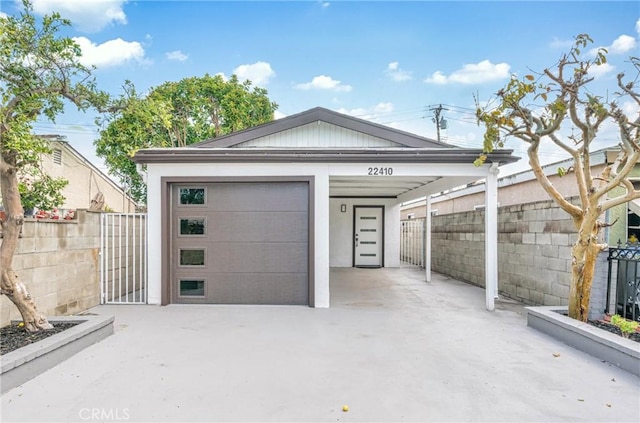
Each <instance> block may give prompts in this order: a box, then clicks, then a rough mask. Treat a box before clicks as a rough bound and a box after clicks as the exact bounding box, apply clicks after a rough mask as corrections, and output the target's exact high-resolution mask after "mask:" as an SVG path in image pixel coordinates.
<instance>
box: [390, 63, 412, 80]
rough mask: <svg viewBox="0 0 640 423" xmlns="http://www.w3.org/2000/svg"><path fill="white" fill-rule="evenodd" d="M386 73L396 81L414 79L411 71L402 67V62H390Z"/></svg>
mask: <svg viewBox="0 0 640 423" xmlns="http://www.w3.org/2000/svg"><path fill="white" fill-rule="evenodd" d="M384 73H386V74H387V76H388V77H389V78H391V79H392V80H394V81H396V82H402V81H409V80H410V79H412V76H411V72H407V71H404V70H402V69H400V64H399V63H398V62H391V63H389V65H387V69H386V70H385V71H384Z"/></svg>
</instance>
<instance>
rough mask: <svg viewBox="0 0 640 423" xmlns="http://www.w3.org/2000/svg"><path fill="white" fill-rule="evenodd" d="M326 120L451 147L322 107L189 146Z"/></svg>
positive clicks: (413, 143) (415, 143)
mask: <svg viewBox="0 0 640 423" xmlns="http://www.w3.org/2000/svg"><path fill="white" fill-rule="evenodd" d="M320 121H322V122H326V123H329V124H331V125H335V126H339V127H341V128H345V129H349V130H352V131H356V132H360V133H363V134H366V135H370V136H372V137H376V138H381V139H384V140H387V141H391V142H394V143H396V144H399V146H400V147H406V148H452V146H451V145H449V144H445V143H442V142H438V141H436V140H433V139H431V138H425V137H421V136H418V135H415V134H411V133H409V132H405V131H401V130H399V129H394V128H390V127H388V126H383V125H380V124H377V123H373V122H370V121H368V120H364V119H359V118H356V117H353V116H349V115H345V114H342V113H338V112H334V111H332V110H329V109H325V108H323V107H315V108H313V109H310V110H307V111H304V112H301V113H297V114H295V115H290V116H287V117H284V118H282V119H277V120H274V121H271V122H268V123H265V124H262V125H259V126H255V127H253V128H249V129H245V130H243V131H239V132H234V133H231V134H228V135H223V136H220V137H216V138H210V139H208V140H204V141H201V142H199V143H196V144H193V145H191V147H196V148H229V147H233V146H237V145H238V144H242V143H244V142H247V141H252V140H255V139H258V138H262V137H266V136H269V135H273V134H275V133H278V132H283V131H286V130H289V129H293V128H297V127H299V126H303V125H307V124H309V123H313V122H320Z"/></svg>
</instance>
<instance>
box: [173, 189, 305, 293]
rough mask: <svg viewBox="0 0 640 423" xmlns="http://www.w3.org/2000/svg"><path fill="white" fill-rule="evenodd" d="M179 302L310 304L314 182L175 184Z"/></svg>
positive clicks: (175, 290) (175, 267)
mask: <svg viewBox="0 0 640 423" xmlns="http://www.w3.org/2000/svg"><path fill="white" fill-rule="evenodd" d="M172 221H173V222H172V236H171V239H172V246H171V250H172V253H173V254H172V278H171V279H172V287H171V299H172V302H176V303H210V304H308V303H309V278H308V269H309V263H308V260H309V246H308V243H309V239H308V237H309V184H308V183H307V182H260V183H256V182H216V183H208V184H175V185H173V186H172Z"/></svg>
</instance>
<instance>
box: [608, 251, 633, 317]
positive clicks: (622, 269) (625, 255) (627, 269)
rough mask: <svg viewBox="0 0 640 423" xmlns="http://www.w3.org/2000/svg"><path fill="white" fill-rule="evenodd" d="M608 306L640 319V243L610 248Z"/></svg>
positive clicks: (609, 309)
mask: <svg viewBox="0 0 640 423" xmlns="http://www.w3.org/2000/svg"><path fill="white" fill-rule="evenodd" d="M607 260H608V261H609V274H608V277H607V308H606V310H605V311H606V312H607V313H610V312H611V308H612V307H613V308H614V312H615V313H616V314H619V315H620V316H622V317H624V318H627V319H632V320H637V321H640V245H638V244H633V245H628V246H625V247H618V248H609V257H608V258H607ZM614 276H615V283H614V281H613V280H614Z"/></svg>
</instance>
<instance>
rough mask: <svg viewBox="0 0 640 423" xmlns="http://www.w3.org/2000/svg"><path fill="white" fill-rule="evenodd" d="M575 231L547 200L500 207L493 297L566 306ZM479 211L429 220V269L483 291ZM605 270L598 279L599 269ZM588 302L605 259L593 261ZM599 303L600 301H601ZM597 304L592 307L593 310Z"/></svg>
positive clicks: (599, 289)
mask: <svg viewBox="0 0 640 423" xmlns="http://www.w3.org/2000/svg"><path fill="white" fill-rule="evenodd" d="M576 237H577V235H576V234H575V228H574V226H573V223H572V221H571V220H570V219H569V218H568V216H567V214H566V213H565V212H564V211H563V210H561V209H560V208H559V207H557V206H556V205H555V203H554V202H553V201H551V200H548V201H540V202H535V203H529V204H521V205H512V206H507V207H500V208H499V213H498V274H499V284H498V288H499V292H500V293H501V294H503V295H505V296H507V297H509V298H513V299H516V300H519V301H522V302H524V303H526V304H532V305H566V304H567V303H568V298H569V285H570V283H571V247H572V245H573V243H574V242H575V240H576ZM484 249H485V245H484V211H475V212H473V211H467V212H462V213H452V214H448V215H438V216H434V217H433V226H432V253H431V254H432V269H433V270H434V271H436V272H439V273H443V274H446V275H449V276H451V277H453V278H456V279H459V280H463V281H466V282H470V283H472V284H474V285H478V286H484V270H485V269H484V266H485V261H484V260H485V250H484ZM603 266H604V267H605V270H604V272H605V273H604V278H603V277H602V274H603V273H602V271H603V270H602V267H603ZM596 272H597V274H598V275H599V278H598V282H596V280H594V285H596V286H598V287H596V286H594V295H593V296H594V299H595V298H598V300H597V301H594V304H595V303H599V301H600V297H602V292H603V289H602V287H599V285H598V284H602V283H604V285H605V289H606V260H605V261H604V263H603V261H602V260H599V264H598V269H597V270H596ZM602 303H603V304H604V300H602ZM599 308H600V305H597V306H596V307H592V310H594V311H595V310H598V309H599Z"/></svg>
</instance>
